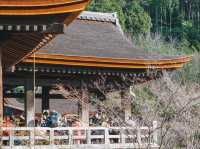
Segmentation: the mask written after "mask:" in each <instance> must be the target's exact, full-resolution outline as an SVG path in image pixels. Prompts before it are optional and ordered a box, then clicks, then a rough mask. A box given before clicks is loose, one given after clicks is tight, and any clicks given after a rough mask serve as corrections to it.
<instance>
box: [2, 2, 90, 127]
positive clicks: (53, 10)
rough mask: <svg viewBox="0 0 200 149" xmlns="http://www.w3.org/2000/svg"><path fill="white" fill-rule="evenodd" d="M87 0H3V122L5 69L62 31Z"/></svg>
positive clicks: (82, 8)
mask: <svg viewBox="0 0 200 149" xmlns="http://www.w3.org/2000/svg"><path fill="white" fill-rule="evenodd" d="M88 3H89V0H57V1H55V0H42V1H41V0H32V1H31V0H29V1H27V0H1V1H0V80H1V81H0V82H1V83H0V125H1V124H2V117H3V94H2V93H3V85H2V80H3V78H2V75H3V72H4V70H5V69H6V68H8V67H10V66H13V65H15V64H17V63H18V62H19V61H21V60H22V59H23V58H24V57H25V56H27V55H29V54H31V53H33V52H34V51H37V50H38V49H40V48H41V47H42V46H44V45H45V44H46V43H48V42H49V41H50V40H52V39H53V38H54V37H55V36H56V35H58V34H61V33H63V32H64V27H65V26H66V25H69V24H70V23H71V22H72V21H73V20H74V19H75V18H76V17H77V16H78V15H79V14H80V12H81V11H83V10H84V9H85V8H86V6H87V5H88ZM30 97H31V95H30Z"/></svg>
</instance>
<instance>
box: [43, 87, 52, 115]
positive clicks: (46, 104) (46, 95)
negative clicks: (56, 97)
mask: <svg viewBox="0 0 200 149" xmlns="http://www.w3.org/2000/svg"><path fill="white" fill-rule="evenodd" d="M49 91H50V87H48V86H43V87H42V112H43V111H44V110H49Z"/></svg>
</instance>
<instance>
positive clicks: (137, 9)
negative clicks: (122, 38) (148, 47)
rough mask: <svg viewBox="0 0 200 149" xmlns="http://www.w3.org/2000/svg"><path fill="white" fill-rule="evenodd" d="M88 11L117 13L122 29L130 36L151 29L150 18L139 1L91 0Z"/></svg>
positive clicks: (144, 32)
mask: <svg viewBox="0 0 200 149" xmlns="http://www.w3.org/2000/svg"><path fill="white" fill-rule="evenodd" d="M88 10H90V11H100V12H117V14H118V16H119V20H120V24H121V26H122V29H123V30H124V31H126V32H129V33H131V35H138V34H146V33H148V32H149V31H150V28H151V18H150V17H149V15H148V14H147V13H146V12H145V11H144V9H143V8H142V6H141V5H140V2H139V0H127V1H124V0H93V1H92V3H91V4H90V5H89V7H88Z"/></svg>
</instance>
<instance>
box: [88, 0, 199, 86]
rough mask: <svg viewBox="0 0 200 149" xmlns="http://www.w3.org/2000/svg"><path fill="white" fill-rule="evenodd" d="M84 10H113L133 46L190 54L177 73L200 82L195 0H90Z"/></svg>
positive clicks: (189, 80)
mask: <svg viewBox="0 0 200 149" xmlns="http://www.w3.org/2000/svg"><path fill="white" fill-rule="evenodd" d="M88 10H91V11H99V12H117V14H118V17H119V20H120V24H121V26H122V29H123V31H124V32H125V33H126V35H127V36H128V37H130V38H131V39H132V41H133V42H134V43H135V46H138V47H141V48H144V49H146V50H147V51H150V52H157V53H159V54H162V55H186V54H187V55H193V61H192V62H191V63H190V64H188V65H187V66H186V67H185V68H184V69H183V70H182V71H184V73H181V75H184V76H182V77H185V78H184V80H185V81H187V82H191V81H192V82H195V83H199V84H200V56H199V55H200V54H199V52H200V1H199V0H93V1H92V2H91V4H90V5H89V8H88Z"/></svg>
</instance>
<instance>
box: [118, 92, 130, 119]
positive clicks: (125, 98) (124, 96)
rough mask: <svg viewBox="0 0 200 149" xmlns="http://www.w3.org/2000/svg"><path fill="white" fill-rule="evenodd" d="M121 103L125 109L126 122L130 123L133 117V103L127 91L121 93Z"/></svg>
mask: <svg viewBox="0 0 200 149" xmlns="http://www.w3.org/2000/svg"><path fill="white" fill-rule="evenodd" d="M121 101H122V106H123V109H124V120H125V121H128V120H129V119H130V117H131V116H132V103H131V99H130V96H129V93H128V92H127V91H126V90H123V91H122V92H121Z"/></svg>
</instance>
